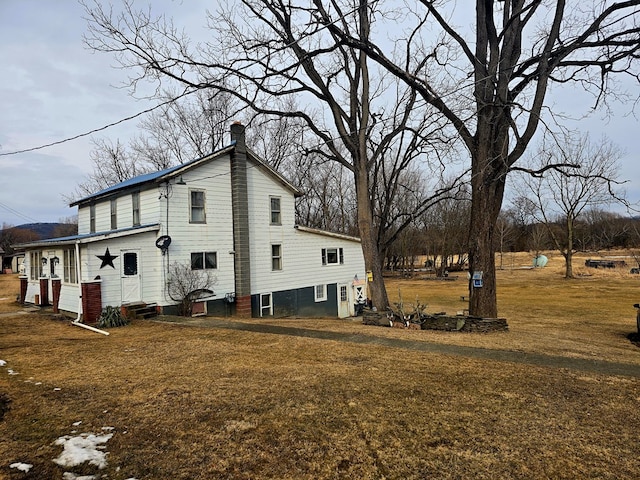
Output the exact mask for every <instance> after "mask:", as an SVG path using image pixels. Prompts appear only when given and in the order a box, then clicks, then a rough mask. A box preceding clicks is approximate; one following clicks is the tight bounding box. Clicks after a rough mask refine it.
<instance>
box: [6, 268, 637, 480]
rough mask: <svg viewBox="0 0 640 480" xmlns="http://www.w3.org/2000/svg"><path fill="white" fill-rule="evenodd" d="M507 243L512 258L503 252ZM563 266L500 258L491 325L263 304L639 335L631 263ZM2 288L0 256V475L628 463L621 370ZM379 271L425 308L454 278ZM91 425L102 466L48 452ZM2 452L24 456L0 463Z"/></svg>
mask: <svg viewBox="0 0 640 480" xmlns="http://www.w3.org/2000/svg"><path fill="white" fill-rule="evenodd" d="M527 262H528V260H527V258H525V257H518V258H517V259H516V258H514V259H513V265H514V267H517V266H519V265H521V264H524V263H527ZM578 262H579V263H580V264H583V259H582V260H578V261H577V263H578ZM505 263H506V262H505ZM510 265H511V263H510ZM577 270H578V271H579V272H580V273H582V274H589V275H591V276H583V277H581V278H579V279H576V280H569V281H568V280H564V279H563V278H562V275H561V265H560V263H559V261H558V259H557V258H553V257H552V261H551V262H550V265H549V266H548V267H546V268H545V269H542V270H536V271H533V270H523V269H517V268H515V269H513V270H505V271H501V272H500V273H499V295H500V300H499V302H500V314H501V315H502V316H504V317H506V318H507V319H508V321H509V326H510V331H509V332H507V333H495V334H487V335H478V334H460V333H442V332H427V331H403V330H396V329H388V328H380V327H368V326H364V325H361V324H360V323H359V320H342V321H338V320H308V319H286V320H272V321H271V323H276V324H287V325H295V326H303V327H308V328H314V329H330V330H336V331H342V332H345V331H346V332H353V333H360V332H362V333H366V334H368V335H379V336H381V337H385V336H387V337H407V338H411V339H412V340H419V341H425V342H439V343H449V344H460V345H473V346H483V347H486V348H491V349H510V350H520V351H525V352H538V353H540V352H542V353H550V354H554V355H566V356H573V357H582V358H594V359H605V360H611V361H616V362H623V363H630V364H640V349H639V348H637V347H636V346H634V345H633V344H631V343H630V342H629V341H628V339H627V338H626V335H627V334H628V333H630V332H633V331H634V330H635V311H634V309H633V308H632V304H633V303H636V302H639V301H640V298H636V297H640V295H637V292H638V286H639V284H640V276H631V275H629V274H627V273H626V271H628V269H627V270H625V272H622V271H609V272H602V271H594V270H588V271H587V269H585V268H578V269H577ZM17 288H18V283H17V278H16V277H15V276H13V275H0V298H2V300H0V313H1V312H5V313H6V312H11V311H14V312H16V314H15V315H11V314H9V315H4V314H2V315H0V359H2V360H4V361H6V362H7V364H6V365H5V366H2V367H0V412H2V411H3V408H2V406H3V405H5V402H4V401H3V400H2V399H3V398H4V399H7V398H8V399H9V400H10V403H9V404H8V407H9V409H8V410H7V411H6V412H5V413H4V419H3V420H1V421H0V478H11V479H13V478H16V479H18V478H29V479H62V478H63V474H64V473H65V472H73V473H75V474H76V475H90V474H97V475H98V476H97V477H96V478H109V479H116V480H118V479H128V478H136V479H139V480H142V479H333V478H335V479H383V478H384V479H471V478H473V479H481V478H486V479H511V478H522V479H533V478H535V479H539V478H549V479H569V478H571V479H583V478H603V479H609V478H610V479H624V478H627V479H634V478H638V476H639V474H640V470H639V467H638V465H639V463H638V459H639V458H640V442H639V441H638V438H639V437H638V425H640V414H639V413H638V412H639V411H640V386H639V384H638V379H636V378H631V377H614V376H604V375H595V374H586V373H584V372H577V371H568V370H561V369H554V368H543V367H537V366H527V365H520V364H511V363H506V362H497V361H484V360H482V361H481V360H472V359H466V358H462V357H453V356H447V355H436V354H429V353H424V352H415V351H411V350H405V349H398V348H389V347H383V346H377V345H358V344H351V343H345V342H338V341H332V340H319V339H311V338H299V337H291V336H283V335H273V334H264V333H251V332H242V331H233V330H223V329H218V328H203V327H193V326H182V325H176V324H169V323H154V322H144V321H136V322H134V323H133V324H132V325H130V326H128V327H123V328H119V329H112V330H111V335H110V336H108V337H105V336H102V335H99V334H95V333H92V332H89V331H86V330H83V329H80V328H78V327H73V326H70V325H69V323H68V322H66V321H60V320H54V319H52V318H51V316H49V315H47V314H19V313H17V312H18V311H19V310H20V307H19V306H18V305H16V304H15V294H16V293H17ZM398 290H400V292H401V293H402V296H403V299H404V301H405V302H407V303H408V302H411V301H413V299H415V296H416V295H418V296H419V298H420V300H421V301H423V302H426V303H428V304H429V308H428V310H429V311H447V312H449V313H455V311H456V310H459V309H462V308H464V303H463V302H462V301H461V300H460V296H461V295H465V294H466V277H465V278H462V277H461V278H460V279H458V280H456V281H448V282H443V281H436V280H423V279H413V280H390V281H389V291H390V293H391V294H393V295H395V296H397V294H398ZM253 321H256V320H253ZM263 322H264V321H263ZM10 370H11V372H13V373H17V374H15V375H9V371H10ZM77 422H82V423H79V424H78V423H77ZM74 424H75V425H74ZM103 427H113V429H112V430H110V429H109V430H103ZM73 432H75V433H73ZM105 432H111V433H113V437H112V438H111V439H110V440H109V441H108V442H107V443H106V444H105V450H104V451H106V452H108V454H107V457H106V458H107V462H108V463H107V466H106V467H105V468H104V469H102V470H99V469H98V468H97V467H95V466H91V465H88V464H82V465H80V466H76V467H66V468H64V467H61V466H59V465H57V464H56V463H54V462H53V459H54V458H56V457H58V456H59V455H60V454H61V452H62V447H61V446H60V445H55V444H54V442H55V441H56V439H58V438H59V437H62V436H65V435H69V436H74V435H79V434H82V433H94V434H103V433H105ZM17 462H22V463H26V464H32V465H33V467H32V468H31V469H30V470H29V472H28V473H25V472H22V471H19V470H18V469H17V468H10V467H9V466H10V465H11V464H14V463H17ZM67 477H68V478H71V477H70V476H69V475H67Z"/></svg>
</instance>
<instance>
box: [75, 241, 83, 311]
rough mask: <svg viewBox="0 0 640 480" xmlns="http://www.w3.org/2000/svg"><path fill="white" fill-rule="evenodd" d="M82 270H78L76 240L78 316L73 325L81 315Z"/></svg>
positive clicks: (78, 258) (78, 261)
mask: <svg viewBox="0 0 640 480" xmlns="http://www.w3.org/2000/svg"><path fill="white" fill-rule="evenodd" d="M81 275H82V269H81V268H80V241H78V240H76V280H77V282H78V316H77V317H76V319H75V320H74V323H78V322H80V315H81V313H82V277H81Z"/></svg>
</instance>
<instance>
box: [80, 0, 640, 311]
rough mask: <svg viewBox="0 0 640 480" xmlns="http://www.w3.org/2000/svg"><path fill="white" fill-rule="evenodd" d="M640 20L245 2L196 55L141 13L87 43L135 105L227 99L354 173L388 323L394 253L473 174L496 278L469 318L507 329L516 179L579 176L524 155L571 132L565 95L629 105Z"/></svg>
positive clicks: (473, 225)
mask: <svg viewBox="0 0 640 480" xmlns="http://www.w3.org/2000/svg"><path fill="white" fill-rule="evenodd" d="M639 5H640V0H627V1H620V2H615V1H603V0H592V1H589V2H586V3H585V2H584V1H579V0H574V1H570V0H556V1H553V2H542V1H540V0H501V1H495V0H477V1H476V2H475V7H476V8H475V12H474V16H473V18H472V19H471V18H464V19H462V20H461V19H460V18H459V17H457V16H456V15H457V14H458V13H459V12H456V11H455V6H456V4H455V2H433V1H430V0H419V1H418V2H417V3H416V4H415V5H411V6H409V5H405V4H401V3H399V2H379V1H375V0H374V1H371V0H359V1H358V2H352V1H342V0H331V1H329V2H325V1H321V0H311V1H310V2H296V1H291V2H280V1H277V0H237V1H235V2H233V3H230V4H225V5H224V6H221V8H220V10H219V11H218V12H209V13H208V15H207V20H208V26H209V29H210V33H211V36H210V38H209V39H207V40H205V41H200V42H191V41H190V39H189V38H188V37H187V36H186V34H185V33H184V31H183V30H181V29H180V28H178V27H176V26H175V25H173V23H172V22H171V21H170V20H168V19H166V18H165V17H163V16H153V15H152V14H151V11H150V10H136V9H135V8H134V5H133V3H132V2H131V1H128V0H126V1H125V2H124V3H123V8H122V10H121V11H120V12H119V13H114V10H113V9H111V8H103V7H102V6H101V5H100V4H99V3H98V2H97V1H96V2H94V3H92V4H90V5H89V4H88V5H87V6H86V11H87V18H88V20H89V34H88V36H87V43H88V45H89V46H90V47H91V48H93V49H94V50H97V51H102V52H108V53H111V54H113V55H115V56H116V58H117V60H118V61H119V63H120V65H121V66H122V67H124V68H127V69H129V73H130V75H131V79H132V80H131V87H132V88H133V89H134V90H135V88H136V86H137V85H138V83H139V82H140V81H143V80H145V81H146V80H151V81H154V82H156V86H157V88H158V91H162V90H163V88H164V86H165V85H166V84H167V83H169V84H170V85H171V86H173V87H174V88H176V85H177V86H178V87H179V88H180V95H182V94H190V93H192V92H196V91H202V92H206V95H205V97H204V98H205V99H206V100H207V101H209V100H210V99H212V98H215V97H217V96H219V95H228V96H230V97H232V98H233V99H234V100H235V101H237V102H238V105H239V107H240V108H239V109H238V110H237V112H240V111H242V112H245V114H246V115H248V117H249V118H250V122H251V123H253V122H254V121H255V123H258V124H262V123H266V122H267V121H269V120H273V119H277V121H291V122H293V124H294V125H295V126H297V127H299V128H301V129H303V131H304V133H305V135H307V136H310V140H311V141H310V143H304V144H303V145H301V146H300V147H295V148H300V149H301V152H299V153H302V154H303V158H306V159H308V161H310V162H313V165H314V169H315V168H316V167H315V166H316V165H330V164H331V165H337V166H339V167H342V168H343V169H346V171H348V172H349V175H350V177H351V179H352V181H351V184H352V186H353V190H354V192H353V193H354V196H353V200H351V202H350V203H349V204H346V205H344V207H345V209H346V210H347V211H348V210H349V209H350V208H352V206H353V205H355V209H356V212H355V218H356V222H355V226H356V227H357V233H358V235H359V236H360V237H361V239H362V246H363V253H364V257H365V266H366V268H367V270H370V271H372V272H373V279H374V281H373V283H372V284H371V295H372V300H373V303H374V304H375V305H376V306H377V307H378V308H385V307H386V306H387V305H388V299H387V296H386V290H385V289H384V283H383V281H382V275H381V273H382V264H383V262H382V259H383V258H384V254H385V252H386V251H388V250H389V248H390V246H391V245H392V244H394V243H395V242H396V241H399V240H400V238H401V236H402V235H404V234H405V232H406V231H407V229H409V228H410V227H412V226H415V222H416V221H419V219H420V218H421V217H422V216H423V215H424V214H426V212H427V211H428V210H429V209H430V208H431V207H432V206H433V205H435V204H438V203H439V202H446V201H447V200H448V199H455V198H457V197H458V196H459V195H460V194H461V191H463V190H464V187H463V186H462V185H461V184H460V183H459V182H457V181H456V180H459V179H461V178H464V175H465V174H468V175H469V176H468V181H469V184H470V189H469V193H470V202H471V209H470V214H469V216H468V219H469V223H468V227H467V233H468V237H467V240H468V252H469V263H470V268H471V270H473V271H476V270H477V271H483V272H484V277H483V279H484V287H483V288H478V289H472V290H471V297H470V313H471V314H472V315H478V316H486V317H495V316H497V302H496V286H495V265H494V253H495V249H496V244H497V242H496V238H495V235H496V231H497V229H496V225H497V223H498V218H499V213H500V211H501V209H502V203H503V198H504V194H505V187H506V184H507V178H508V177H509V176H510V175H511V174H512V173H513V172H514V171H519V172H521V173H527V174H529V175H532V176H533V177H537V176H539V175H542V174H543V173H545V172H551V171H557V172H561V171H562V172H564V173H565V174H571V172H572V170H574V169H576V168H578V167H579V165H578V164H577V163H576V162H575V161H573V159H568V161H567V159H564V158H559V159H553V158H550V159H549V161H548V162H546V163H545V164H544V165H543V166H542V167H539V166H537V165H534V164H532V163H530V162H529V161H527V160H526V158H527V157H526V156H525V152H526V151H527V149H528V147H529V145H530V143H531V142H532V140H533V139H534V136H535V134H536V132H538V131H539V130H541V129H542V130H545V131H548V132H552V131H553V132H555V133H558V132H560V131H562V128H561V126H560V125H558V124H557V123H556V122H555V121H556V120H557V119H558V118H559V117H558V116H554V113H557V112H551V111H548V109H547V101H546V97H547V93H548V90H549V88H550V86H551V85H557V86H563V85H572V86H576V85H577V86H578V87H579V88H580V89H582V90H586V91H588V92H591V93H592V94H593V95H594V97H593V98H594V105H595V106H597V105H602V104H606V102H607V101H608V100H609V99H610V98H611V94H613V96H614V97H616V96H617V97H619V96H621V95H622V94H623V92H620V91H617V90H616V89H615V88H612V85H613V84H612V83H611V82H612V80H613V78H614V76H615V75H625V74H628V75H630V76H631V77H632V78H633V77H634V76H635V77H636V78H637V73H638V72H637V57H638V51H639V50H640V42H639V41H638V39H639V34H640V27H639V25H640V21H639V18H638V17H639V16H640V11H639V10H638V6H639ZM461 8H466V5H465V6H464V7H461ZM456 19H458V20H456ZM469 23H472V25H473V26H472V28H471V29H467V28H465V27H462V26H460V25H466V24H469ZM174 95H176V94H174ZM176 96H177V95H176ZM265 138H266V137H265ZM296 140H297V139H296ZM270 143H271V142H269V144H270ZM281 146H285V147H286V152H287V153H288V152H289V151H290V150H289V149H290V148H291V144H288V143H277V144H276V145H275V147H274V148H276V150H277V148H279V147H281ZM269 148H272V147H271V146H270V147H269ZM452 152H457V153H458V154H459V157H458V156H457V155H455V154H452ZM462 152H465V153H462ZM258 153H260V152H258ZM266 158H269V157H266ZM280 158H284V156H283V157H280ZM456 158H462V159H464V162H463V164H462V165H460V164H459V163H456V161H455V160H456ZM296 168H297V167H296ZM338 170H339V171H340V173H341V174H343V170H342V169H340V168H339V169H338ZM299 171H300V170H297V169H296V172H299ZM329 171H331V169H329ZM416 179H417V183H413V182H416ZM293 180H294V181H295V178H293ZM314 185H315V188H317V189H318V190H319V191H322V190H323V188H324V186H322V187H318V185H316V184H314ZM303 186H304V185H303ZM398 199H403V201H402V202H400V201H396V200H398ZM399 205H401V206H402V208H401V209H400V210H396V208H398V206H399ZM315 207H317V210H314V208H308V209H307V210H306V212H307V214H308V215H309V218H311V219H312V218H317V219H324V218H325V214H326V213H327V212H335V210H334V209H333V207H334V205H321V204H319V205H316V206H315ZM406 207H411V208H406ZM329 217H331V215H329ZM334 221H337V223H338V224H339V225H341V227H342V228H350V225H349V224H348V223H347V221H346V218H344V219H334V218H332V219H331V220H327V222H328V223H331V224H332V225H333V223H332V222H334Z"/></svg>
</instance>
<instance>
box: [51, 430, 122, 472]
mask: <svg viewBox="0 0 640 480" xmlns="http://www.w3.org/2000/svg"><path fill="white" fill-rule="evenodd" d="M111 437H113V433H108V434H106V435H94V434H93V433H83V434H81V435H80V436H78V437H70V436H69V435H65V436H64V437H60V438H58V439H57V440H56V441H55V442H54V444H55V445H62V446H63V451H62V453H61V454H60V456H59V457H58V458H54V459H53V461H54V462H55V463H57V464H58V465H60V466H62V467H75V466H77V465H80V464H82V463H85V462H89V464H91V465H95V466H96V467H98V468H100V469H103V468H104V467H106V466H107V454H106V452H101V451H100V450H103V449H104V448H105V446H104V445H102V444H104V443H107V442H108V441H109V440H111Z"/></svg>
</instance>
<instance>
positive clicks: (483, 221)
mask: <svg viewBox="0 0 640 480" xmlns="http://www.w3.org/2000/svg"><path fill="white" fill-rule="evenodd" d="M472 191H473V199H472V202H471V225H470V229H469V232H470V233H472V234H471V235H470V238H469V270H470V272H471V279H470V284H469V290H470V291H469V314H470V315H473V316H477V317H486V318H496V317H497V316H498V306H497V297H496V265H495V241H494V229H495V225H496V221H497V218H498V214H499V213H500V207H501V205H502V197H503V192H504V181H503V180H501V179H498V180H492V181H489V182H487V181H486V178H485V175H482V174H480V175H478V176H477V177H476V178H474V180H473V181H472ZM478 274H480V275H482V278H481V280H482V286H478V287H474V275H478Z"/></svg>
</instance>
